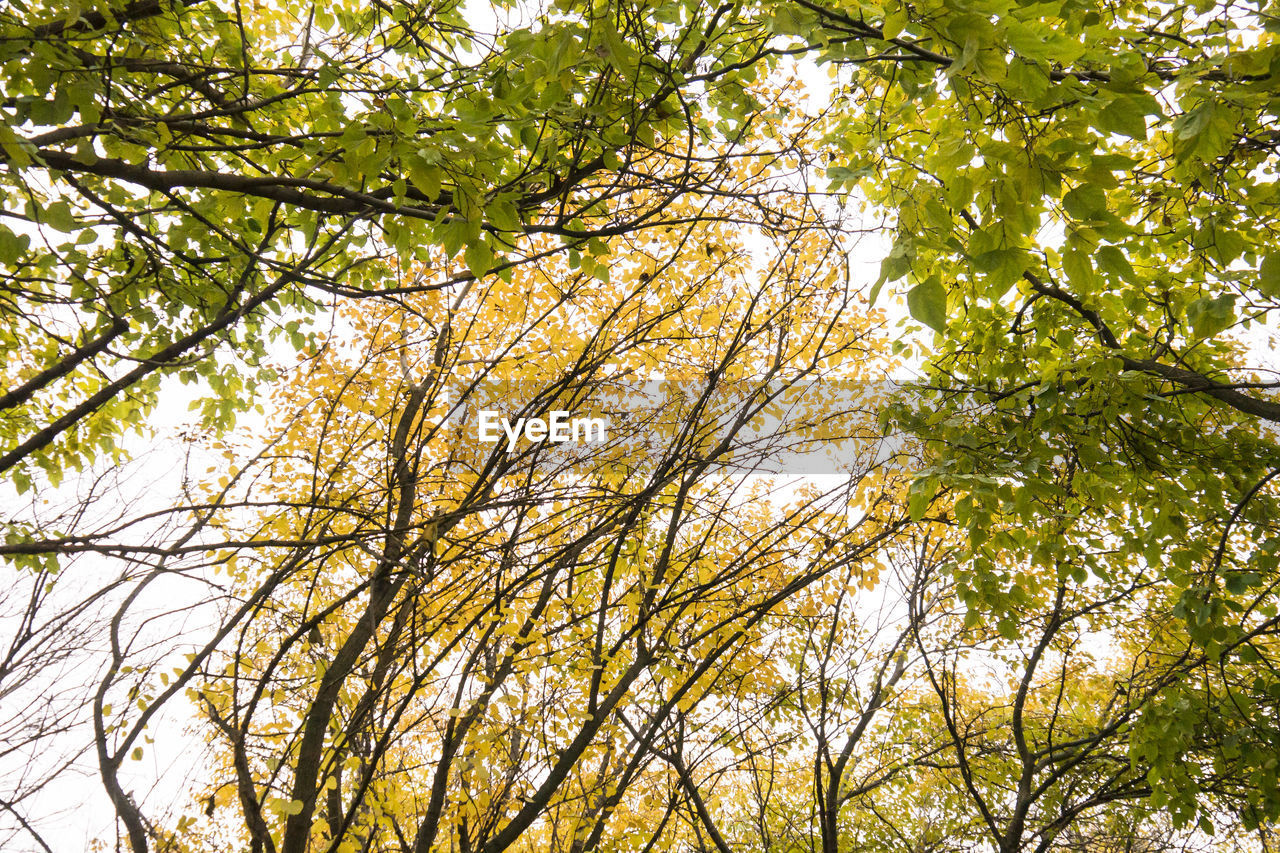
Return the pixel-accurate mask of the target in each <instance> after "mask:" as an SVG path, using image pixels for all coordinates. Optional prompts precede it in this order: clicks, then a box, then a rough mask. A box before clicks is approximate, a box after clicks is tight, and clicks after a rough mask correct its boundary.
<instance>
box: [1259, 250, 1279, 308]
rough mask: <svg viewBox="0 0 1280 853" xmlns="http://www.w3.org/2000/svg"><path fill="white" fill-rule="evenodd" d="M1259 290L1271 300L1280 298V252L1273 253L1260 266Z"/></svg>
mask: <svg viewBox="0 0 1280 853" xmlns="http://www.w3.org/2000/svg"><path fill="white" fill-rule="evenodd" d="M1258 289H1259V290H1260V291H1262V295H1263V296H1266V297H1268V298H1271V299H1275V298H1277V297H1280V252H1271V253H1269V254H1268V255H1267V256H1266V257H1265V258H1263V259H1262V263H1261V264H1260V265H1259V266H1258Z"/></svg>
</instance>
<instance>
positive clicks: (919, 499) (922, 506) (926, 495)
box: [907, 477, 938, 521]
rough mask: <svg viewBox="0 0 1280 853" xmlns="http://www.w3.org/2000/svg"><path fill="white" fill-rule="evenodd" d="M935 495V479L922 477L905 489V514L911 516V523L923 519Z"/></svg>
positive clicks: (936, 492) (936, 479)
mask: <svg viewBox="0 0 1280 853" xmlns="http://www.w3.org/2000/svg"><path fill="white" fill-rule="evenodd" d="M937 494H938V478H937V477H922V478H920V479H918V480H914V481H913V482H912V483H911V486H910V488H908V489H907V514H908V515H910V516H911V520H912V521H919V520H920V519H922V518H924V515H925V513H926V512H928V511H929V506H930V505H931V504H932V503H933V498H934V496H935V495H937Z"/></svg>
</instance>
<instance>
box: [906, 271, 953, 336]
mask: <svg viewBox="0 0 1280 853" xmlns="http://www.w3.org/2000/svg"><path fill="white" fill-rule="evenodd" d="M907 310H908V311H910V312H911V316H912V317H913V318H915V319H916V320H919V321H920V322H921V323H924V324H925V325H926V326H928V327H929V328H931V329H933V330H934V331H936V332H943V331H946V328H947V291H946V289H945V288H944V287H943V286H942V282H941V281H940V280H939V278H938V276H936V275H931V276H929V277H928V278H927V279H925V280H924V281H922V282H920V283H919V284H917V285H916V286H915V287H913V288H911V290H909V291H908V292H907Z"/></svg>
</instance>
